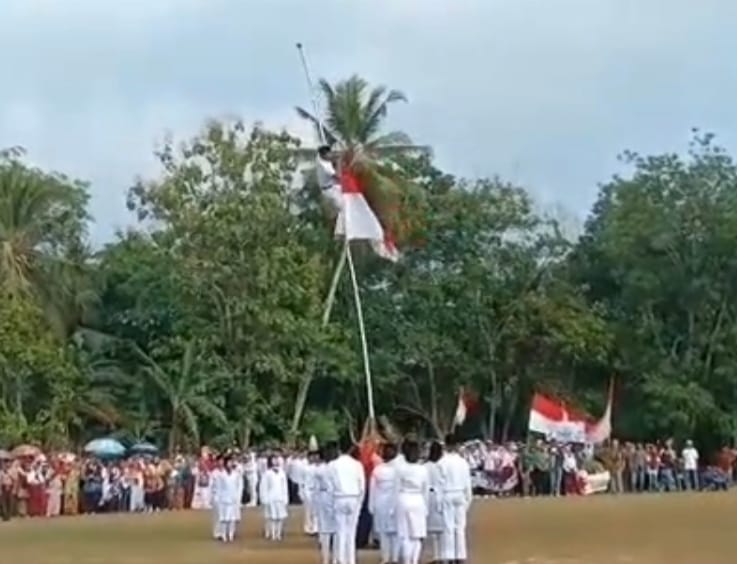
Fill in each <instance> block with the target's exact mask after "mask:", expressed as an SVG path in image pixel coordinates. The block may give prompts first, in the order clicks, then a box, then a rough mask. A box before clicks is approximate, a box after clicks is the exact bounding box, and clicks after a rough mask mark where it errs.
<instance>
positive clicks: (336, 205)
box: [315, 145, 343, 212]
mask: <svg viewBox="0 0 737 564" xmlns="http://www.w3.org/2000/svg"><path fill="white" fill-rule="evenodd" d="M316 164H317V166H316V169H315V170H316V172H317V183H318V185H319V186H320V192H321V193H322V195H323V197H324V198H325V199H326V200H327V201H328V202H329V203H330V205H331V207H332V208H333V211H335V212H339V211H340V210H341V209H342V204H343V202H342V198H341V193H342V191H343V190H342V187H341V183H340V177H339V176H338V173H337V172H336V171H335V165H334V164H333V154H332V147H331V146H330V145H321V146H320V147H318V149H317V163H316Z"/></svg>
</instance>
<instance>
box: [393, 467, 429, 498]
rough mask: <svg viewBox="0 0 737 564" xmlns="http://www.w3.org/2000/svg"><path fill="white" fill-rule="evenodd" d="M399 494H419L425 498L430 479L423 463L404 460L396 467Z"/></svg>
mask: <svg viewBox="0 0 737 564" xmlns="http://www.w3.org/2000/svg"><path fill="white" fill-rule="evenodd" d="M397 484H398V490H399V495H407V494H409V495H421V496H422V497H423V498H424V499H425V500H427V497H428V494H429V491H430V480H429V478H428V474H427V468H426V467H425V466H424V465H423V464H417V463H410V462H405V463H404V464H402V465H401V466H400V467H399V468H398V469H397Z"/></svg>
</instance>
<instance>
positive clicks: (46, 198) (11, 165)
mask: <svg viewBox="0 0 737 564" xmlns="http://www.w3.org/2000/svg"><path fill="white" fill-rule="evenodd" d="M20 155H22V152H11V153H7V152H5V153H3V154H0V245H2V253H1V254H0V286H1V287H2V288H3V289H4V290H5V291H8V292H11V293H13V294H20V293H24V294H27V295H33V296H34V298H35V299H36V300H37V301H38V303H39V304H40V305H41V306H42V307H43V308H44V310H45V311H47V313H48V314H49V315H48V318H49V322H50V323H51V324H52V325H53V326H54V327H55V328H57V329H58V330H59V331H58V332H59V333H60V336H66V335H64V333H65V331H66V330H67V329H68V325H67V323H66V320H63V315H62V313H61V311H60V309H59V308H60V307H61V308H62V309H63V306H64V305H65V304H68V303H69V300H70V296H76V297H80V295H79V294H78V293H76V290H77V289H78V286H76V285H75V284H77V283H78V282H79V278H77V277H75V276H73V272H74V268H75V266H74V264H75V263H74V262H73V259H74V252H75V251H76V250H78V249H80V248H81V246H82V242H83V239H84V236H85V224H86V221H87V219H88V218H87V213H86V209H85V207H86V204H87V199H88V196H87V187H86V185H85V184H84V183H81V182H78V181H73V180H70V179H69V178H67V177H65V176H63V175H59V174H49V173H46V172H43V171H41V170H39V169H35V168H31V167H29V166H27V165H25V164H24V163H22V162H21V161H20V160H18V157H19V156H20ZM71 299H74V298H71Z"/></svg>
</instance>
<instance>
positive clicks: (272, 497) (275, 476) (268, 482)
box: [259, 468, 289, 505]
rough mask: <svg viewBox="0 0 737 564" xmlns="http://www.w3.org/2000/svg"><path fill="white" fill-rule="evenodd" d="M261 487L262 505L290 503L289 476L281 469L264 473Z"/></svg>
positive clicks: (272, 469)
mask: <svg viewBox="0 0 737 564" xmlns="http://www.w3.org/2000/svg"><path fill="white" fill-rule="evenodd" d="M259 487H260V492H259V493H260V494H261V495H260V497H261V504H262V505H266V504H269V503H289V489H288V487H287V475H286V474H285V473H284V470H282V469H281V468H271V469H269V470H267V471H266V472H264V475H263V476H262V477H261V483H260V484H259Z"/></svg>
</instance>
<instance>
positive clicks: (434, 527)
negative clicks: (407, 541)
mask: <svg viewBox="0 0 737 564" xmlns="http://www.w3.org/2000/svg"><path fill="white" fill-rule="evenodd" d="M425 467H426V468H427V478H428V481H429V490H430V493H429V499H428V508H427V533H428V535H429V536H430V539H431V540H432V552H433V558H432V561H433V562H440V561H442V559H443V558H442V553H441V550H440V541H441V537H442V533H443V529H444V522H443V494H442V492H443V476H442V474H441V473H440V469H439V468H438V463H437V462H426V463H425Z"/></svg>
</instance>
